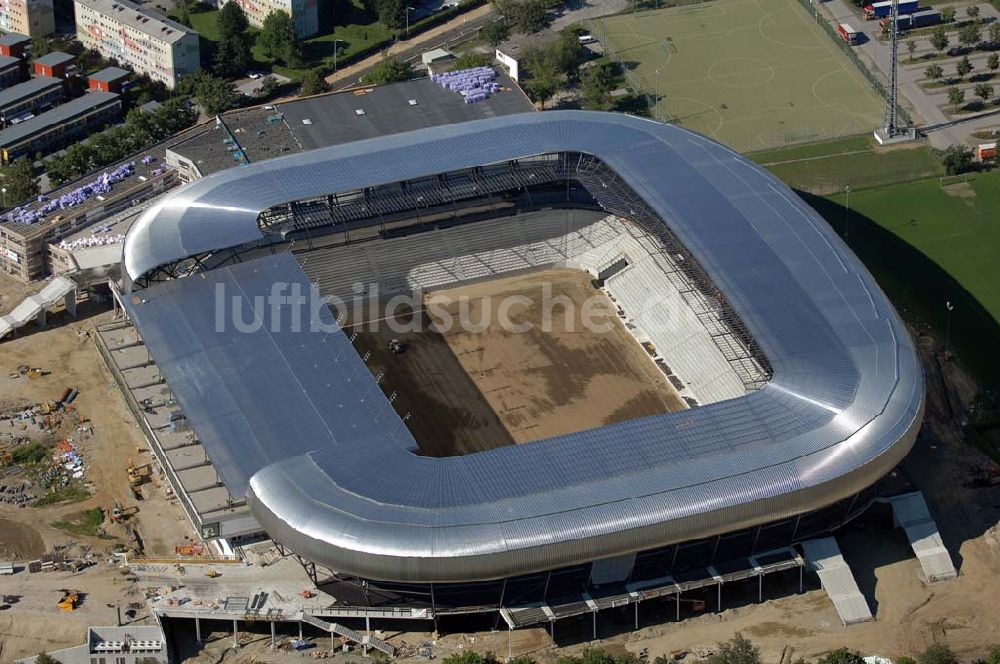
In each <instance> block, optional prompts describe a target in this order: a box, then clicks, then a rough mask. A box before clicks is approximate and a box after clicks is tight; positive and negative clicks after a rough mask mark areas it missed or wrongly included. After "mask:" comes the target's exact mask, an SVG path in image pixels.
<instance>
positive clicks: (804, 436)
mask: <svg viewBox="0 0 1000 664" xmlns="http://www.w3.org/2000/svg"><path fill="white" fill-rule="evenodd" d="M562 151H576V152H584V153H590V154H593V155H595V156H596V157H598V158H599V159H601V160H602V161H603V162H604V163H605V164H607V165H608V166H609V167H610V168H612V169H613V170H614V171H616V172H617V174H618V175H619V176H620V177H622V178H623V179H624V180H625V181H627V182H628V183H629V184H630V185H631V187H632V188H633V189H634V191H635V192H636V193H637V194H638V195H639V196H641V197H642V198H643V199H644V200H645V202H646V203H647V204H648V205H649V206H651V207H652V208H653V209H654V210H655V211H656V212H657V213H658V214H659V215H660V217H661V218H662V219H663V220H665V222H666V223H667V224H668V225H669V227H670V228H671V230H672V231H673V233H674V234H676V235H677V237H678V238H679V239H680V240H681V241H682V242H683V243H684V244H685V245H686V246H687V247H688V249H690V251H691V252H692V253H693V254H694V256H695V257H696V258H697V260H698V261H699V262H700V263H701V265H702V266H703V267H704V268H705V269H706V270H707V271H708V273H709V274H710V275H711V276H712V278H713V279H714V281H715V284H716V285H717V286H718V287H719V288H720V289H721V290H722V291H723V292H724V293H725V295H726V298H727V300H728V301H729V303H730V304H731V305H732V307H733V308H734V309H735V310H736V312H737V313H738V314H739V315H740V316H741V317H742V319H743V321H744V322H745V324H746V326H747V328H748V329H749V331H750V332H751V334H752V335H753V336H754V338H755V340H756V341H757V342H758V343H759V345H760V347H761V348H762V350H763V352H764V353H765V354H766V356H767V357H768V359H769V360H770V362H771V365H772V368H773V377H772V379H771V381H770V383H768V384H767V385H766V386H765V387H764V388H763V389H761V390H759V391H756V392H753V393H751V394H749V395H748V396H746V397H743V398H739V399H732V400H729V401H723V402H719V403H714V404H711V405H707V406H703V407H699V408H696V409H693V410H685V411H681V412H676V413H670V414H666V415H661V416H655V417H648V418H643V419H638V420H632V421H629V422H623V423H620V424H616V425H613V426H609V427H603V428H599V429H593V430H589V431H583V432H580V433H576V434H572V435H567V436H562V437H559V438H557V439H549V440H547V441H539V442H536V443H532V444H529V445H521V446H511V447H502V448H498V449H494V450H490V451H487V452H480V453H476V454H472V455H466V456H461V457H449V458H429V457H422V456H417V455H415V454H413V453H412V452H411V451H410V450H411V449H413V448H414V447H415V444H414V442H413V439H412V436H411V435H410V433H409V431H407V429H406V427H405V425H404V424H403V423H402V422H400V420H399V418H398V417H396V415H395V413H394V411H393V409H392V406H391V404H389V403H388V402H387V400H386V398H385V397H384V396H383V395H382V393H381V390H380V389H379V388H378V386H377V384H376V383H375V380H374V378H372V376H371V374H370V373H369V372H368V371H367V370H366V369H365V367H364V366H363V365H362V364H361V361H360V359H359V358H358V357H357V354H356V353H354V352H353V349H352V348H351V346H350V344H349V343H348V340H347V339H346V338H345V337H344V335H343V334H341V333H337V332H334V333H298V334H295V333H290V332H287V333H286V332H282V331H279V332H272V331H270V327H269V326H268V325H267V322H269V319H267V320H265V325H263V326H262V330H258V331H257V332H255V333H251V334H249V335H247V334H243V335H240V334H237V333H235V332H232V331H229V332H227V333H220V332H217V331H216V330H215V329H213V327H212V325H213V321H214V318H213V316H214V309H213V306H212V302H213V300H212V298H213V295H212V294H213V293H214V292H215V289H216V288H217V284H224V285H225V287H227V288H229V289H230V291H231V292H242V293H244V294H246V295H247V296H248V297H250V298H251V299H252V296H253V295H256V294H266V293H267V292H269V288H270V285H271V284H272V283H273V282H275V281H283V282H287V283H299V284H306V283H307V281H308V280H307V278H306V277H305V275H304V274H303V273H302V271H301V269H300V268H299V267H298V265H297V264H296V263H295V262H294V260H293V259H292V258H291V257H290V256H288V255H287V254H283V253H282V254H279V255H276V256H269V257H266V258H262V259H258V260H256V261H252V262H249V263H244V264H241V265H235V266H231V267H227V268H221V269H217V270H213V271H209V272H207V273H202V274H200V275H196V276H194V277H189V278H185V279H180V280H176V281H170V282H165V283H162V284H157V285H154V286H151V287H149V288H146V289H145V290H143V291H141V293H139V294H137V297H135V298H133V299H132V301H131V303H130V304H129V309H130V311H131V313H132V316H133V318H134V319H135V321H136V323H137V325H138V326H139V329H140V331H141V332H142V334H143V337H144V338H145V339H146V342H147V344H148V345H149V348H150V350H151V352H152V353H153V356H154V357H155V358H156V360H157V362H158V364H159V365H160V367H161V370H162V372H163V374H164V376H165V377H166V378H167V380H168V382H169V383H170V385H171V388H172V389H173V390H174V392H175V393H176V394H177V396H178V399H179V400H180V402H181V404H182V406H183V407H184V409H185V412H186V413H187V415H188V417H189V418H190V419H191V422H192V424H193V426H194V428H195V430H196V431H197V432H198V434H199V437H200V438H201V439H202V442H203V443H204V445H205V448H206V449H207V450H208V452H209V455H210V456H211V457H212V459H213V461H214V462H215V463H216V464H217V465H218V466H220V473H221V474H222V476H223V479H224V481H226V483H227V485H230V486H229V488H230V490H233V488H234V487H233V484H236V485H239V484H240V483H244V484H245V485H246V487H247V488H246V491H247V497H248V500H249V502H250V505H251V509H252V511H253V513H254V515H255V516H256V518H257V519H258V521H259V522H260V523H261V525H262V526H263V527H264V528H265V529H266V530H267V531H268V532H269V534H270V535H271V536H272V537H273V538H275V539H276V540H277V541H280V542H282V543H283V544H285V545H286V546H288V547H289V548H291V549H292V550H294V551H296V552H297V553H299V554H301V555H302V556H304V557H306V558H310V559H312V560H315V561H317V562H319V563H322V564H325V565H327V566H328V567H330V568H331V569H334V570H336V571H338V572H342V573H348V574H356V575H359V576H362V577H367V578H372V579H384V580H396V581H421V582H424V581H467V580H476V579H491V578H500V577H503V576H507V575H514V574H523V573H527V572H531V571H537V570H544V569H550V568H554V567H559V566H563V565H569V564H576V563H581V562H586V561H590V560H594V559H598V558H604V557H611V556H616V555H620V554H623V553H627V552H632V551H640V550H644V549H649V548H654V547H657V546H662V545H665V544H669V543H673V542H679V541H684V540H689V539H694V538H699V537H705V536H709V535H714V534H718V533H724V532H728V531H731V530H736V529H739V528H743V527H747V526H751V525H755V524H759V523H763V522H766V521H770V520H774V519H778V518H782V517H784V516H789V515H793V514H799V513H803V512H806V511H809V510H812V509H816V508H819V507H823V506H826V505H829V504H831V503H833V502H835V501H837V500H839V499H841V498H844V497H847V496H850V495H852V494H853V493H855V492H857V491H858V490H860V489H862V488H865V487H867V486H869V485H871V484H872V483H874V482H875V481H876V480H877V479H878V478H880V477H881V476H882V475H883V474H885V473H886V472H888V471H889V470H891V468H892V467H893V466H894V465H895V464H896V463H898V462H899V461H900V460H901V459H902V458H903V456H905V454H906V453H907V452H908V451H909V449H910V447H911V446H912V443H913V440H914V438H915V436H916V432H917V429H918V427H919V424H920V419H921V416H922V410H923V375H922V370H921V366H920V364H919V361H918V358H917V355H916V353H915V351H914V347H913V344H912V341H911V339H910V338H909V336H908V334H907V332H906V330H905V328H904V326H903V324H902V323H901V321H900V320H899V318H898V316H897V315H896V313H895V312H894V311H893V309H892V307H891V305H890V304H889V302H888V301H887V300H886V298H885V296H884V295H883V293H882V292H881V290H880V289H879V288H878V286H877V285H876V284H875V281H874V280H873V278H872V277H871V275H870V274H869V273H868V272H867V270H866V269H865V268H864V267H863V265H862V264H861V263H860V261H859V260H858V259H857V258H856V257H855V256H854V255H853V254H852V253H851V251H850V250H849V249H848V248H847V247H846V246H845V245H844V244H843V242H841V240H840V239H839V238H838V237H837V236H836V235H835V234H834V233H833V232H832V231H831V230H830V228H829V227H828V225H827V224H826V223H825V222H824V221H823V219H822V218H820V217H819V216H818V215H817V214H816V213H815V212H814V211H813V210H812V209H811V208H809V207H808V206H807V205H806V204H805V203H804V202H803V201H802V200H801V199H799V198H798V197H797V196H796V195H795V194H794V193H793V192H792V191H791V190H790V189H788V187H786V186H785V185H784V184H782V183H781V182H780V181H778V180H777V179H775V178H774V177H773V176H771V175H770V174H768V173H767V172H765V171H764V170H763V169H761V168H760V167H758V166H756V165H754V164H752V163H751V162H749V161H747V160H746V159H744V158H742V157H741V156H740V155H738V154H736V153H735V152H733V151H731V150H729V149H728V148H726V147H724V146H722V145H720V144H718V143H715V142H714V141H712V140H710V139H707V138H705V137H703V136H699V135H697V134H694V133H692V132H689V131H686V130H684V129H680V128H678V127H674V126H669V125H662V124H658V123H655V122H651V121H646V120H642V119H637V118H634V117H628V116H623V115H613V114H601V113H586V112H574V111H567V112H546V113H537V114H527V115H512V116H505V117H501V118H495V119H490V120H483V121H477V122H470V123H466V124H460V125H454V126H446V127H437V128H432V129H427V130H421V131H416V132H412V133H408V134H402V135H394V136H389V137H384V138H378V139H372V140H367V141H361V142H358V143H352V144H348V145H343V146H338V147H335V148H329V149H324V150H318V151H314V152H310V153H304V154H298V155H294V156H291V157H286V158H280V159H275V160H273V161H269V162H263V163H260V164H256V165H253V166H250V167H248V168H243V169H233V170H231V171H226V172H223V173H219V174H217V175H214V176H211V177H208V178H205V179H203V180H200V181H197V182H195V183H193V184H191V185H189V186H187V187H185V188H183V189H180V190H178V191H177V192H176V193H175V194H173V195H171V196H170V197H168V198H167V199H166V200H164V201H163V202H162V203H160V204H159V205H157V206H155V207H154V208H151V209H150V210H149V211H147V212H146V213H145V214H144V215H143V217H142V219H141V220H140V221H139V222H137V223H136V224H135V225H134V226H133V227H132V228H131V230H130V231H129V233H128V236H127V238H126V242H125V256H124V262H125V267H126V270H127V273H128V275H129V276H130V277H132V278H133V279H138V278H139V277H141V276H142V275H144V274H145V273H148V272H149V271H151V270H154V269H155V268H156V267H158V266H160V265H163V264H166V263H170V262H173V261H177V260H179V259H182V258H184V257H186V256H192V255H195V254H199V253H202V252H207V251H211V250H214V249H222V248H226V247H233V246H236V245H241V244H244V243H248V242H252V241H255V240H258V239H260V238H261V233H260V231H259V229H258V227H257V215H258V214H259V213H260V212H261V211H262V210H264V209H266V208H268V207H271V206H273V205H276V204H279V203H284V202H288V201H292V200H296V199H301V198H309V197H315V196H319V195H322V194H325V193H329V192H336V191H344V190H351V189H357V188H361V187H364V186H373V185H376V184H382V183H389V182H395V181H398V180H403V179H409V178H416V177H420V176H425V175H429V174H434V173H441V172H446V171H451V170H456V169H460V168H464V167H472V166H477V165H482V164H487V163H494V162H499V161H504V160H508V159H515V158H519V157H527V156H531V155H536V154H541V153H555V152H562ZM140 298H141V299H140ZM264 315H265V317H267V316H271V315H272V313H271V312H268V313H265V314H264ZM275 315H282V314H281V312H277V314H275ZM318 315H319V316H320V317H325V318H323V320H324V321H326V322H330V314H329V312H325V311H324V312H320V313H319V314H318Z"/></svg>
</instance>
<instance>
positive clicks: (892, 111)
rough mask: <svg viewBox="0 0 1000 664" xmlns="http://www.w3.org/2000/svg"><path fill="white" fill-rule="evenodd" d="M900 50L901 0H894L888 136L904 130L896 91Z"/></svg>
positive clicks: (890, 136) (891, 26)
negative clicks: (897, 107)
mask: <svg viewBox="0 0 1000 664" xmlns="http://www.w3.org/2000/svg"><path fill="white" fill-rule="evenodd" d="M898 51H899V0H892V5H891V7H890V10H889V89H888V91H887V93H888V94H886V96H885V103H886V107H885V126H884V127H883V131H884V132H885V137H886V138H894V137H896V136H899V135H900V134H901V133H902V132H901V131H900V129H899V121H898V118H897V117H896V92H897V87H898V85H899V81H898V79H897V63H898Z"/></svg>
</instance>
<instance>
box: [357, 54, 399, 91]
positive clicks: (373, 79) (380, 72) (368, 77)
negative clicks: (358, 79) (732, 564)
mask: <svg viewBox="0 0 1000 664" xmlns="http://www.w3.org/2000/svg"><path fill="white" fill-rule="evenodd" d="M410 72H411V68H410V63H408V62H403V61H402V60H397V59H395V58H390V57H388V55H386V57H385V58H383V60H382V61H381V62H379V63H378V64H377V65H375V66H374V67H372V70H371V71H370V72H368V73H367V74H365V75H364V77H363V78H362V81H363V82H364V83H367V84H368V85H386V84H388V83H398V82H399V81H405V80H406V79H408V78H409V77H410Z"/></svg>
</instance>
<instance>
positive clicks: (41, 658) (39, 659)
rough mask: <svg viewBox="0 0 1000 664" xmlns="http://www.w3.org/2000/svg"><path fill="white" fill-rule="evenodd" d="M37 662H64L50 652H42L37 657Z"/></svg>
mask: <svg viewBox="0 0 1000 664" xmlns="http://www.w3.org/2000/svg"><path fill="white" fill-rule="evenodd" d="M35 664H62V662H60V661H59V660H58V659H56V658H55V657H53V656H52V655H49V654H48V653H44V652H41V653H38V657H35Z"/></svg>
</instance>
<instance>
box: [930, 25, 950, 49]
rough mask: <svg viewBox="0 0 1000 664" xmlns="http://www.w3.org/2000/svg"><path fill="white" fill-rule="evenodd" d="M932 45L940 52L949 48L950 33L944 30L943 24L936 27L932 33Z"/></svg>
mask: <svg viewBox="0 0 1000 664" xmlns="http://www.w3.org/2000/svg"><path fill="white" fill-rule="evenodd" d="M931 46H933V47H934V50H936V51H937V52H938V53H940V52H941V51H943V50H944V49H946V48H948V33H947V32H945V31H944V28H943V27H942V26H938V27H936V28H934V32H933V33H931Z"/></svg>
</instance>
